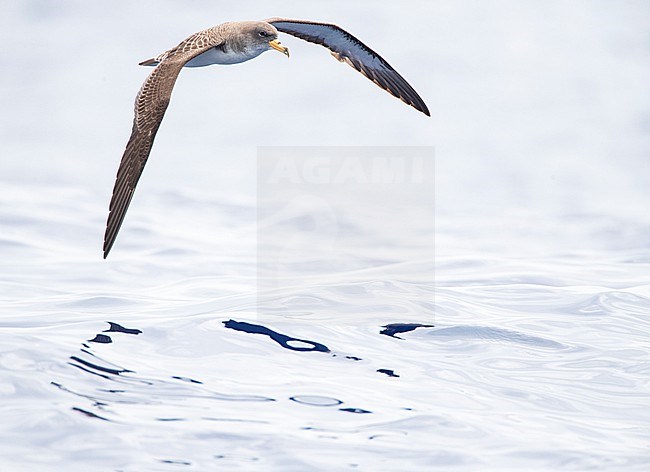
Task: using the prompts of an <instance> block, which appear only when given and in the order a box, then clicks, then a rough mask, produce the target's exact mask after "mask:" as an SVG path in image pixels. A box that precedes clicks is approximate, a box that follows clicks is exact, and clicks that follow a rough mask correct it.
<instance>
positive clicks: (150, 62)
mask: <svg viewBox="0 0 650 472" xmlns="http://www.w3.org/2000/svg"><path fill="white" fill-rule="evenodd" d="M158 64H160V61H158V58H155V59H153V58H152V59H147V60H146V61H142V62H141V63H140V64H138V65H140V66H157V65H158Z"/></svg>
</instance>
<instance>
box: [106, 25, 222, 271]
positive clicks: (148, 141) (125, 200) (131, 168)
mask: <svg viewBox="0 0 650 472" xmlns="http://www.w3.org/2000/svg"><path fill="white" fill-rule="evenodd" d="M197 34H198V33H197ZM192 39H194V41H192V42H190V40H192ZM218 44H219V41H218V40H215V39H214V38H213V39H212V40H210V38H209V35H207V34H204V37H198V38H197V35H193V36H190V37H189V38H188V39H187V40H185V41H183V42H182V43H181V44H179V45H178V46H177V47H176V48H174V49H172V50H170V51H168V52H167V56H166V57H165V59H164V60H163V62H161V63H160V64H159V65H158V66H157V67H156V68H155V69H154V70H153V72H151V74H150V75H149V77H147V79H146V80H145V82H144V84H142V87H141V88H140V91H139V92H138V95H137V97H136V99H135V117H134V118H133V129H132V131H131V137H130V138H129V142H128V143H127V145H126V149H125V150H124V154H123V155H122V161H121V162H120V167H119V169H118V171H117V177H116V179H115V186H114V187H113V196H112V197H111V203H110V207H109V213H108V220H107V222H106V232H105V233H104V247H103V250H104V259H106V256H108V253H109V252H110V250H111V248H112V247H113V243H115V238H116V237H117V233H118V231H119V230H120V227H121V226H122V222H123V221H124V216H125V215H126V210H127V209H128V208H129V204H130V203H131V199H132V198H133V192H134V191H135V187H136V185H137V183H138V180H139V179H140V176H141V175H142V171H143V169H144V166H145V164H146V163H147V159H148V158H149V153H150V152H151V147H152V145H153V141H154V138H155V137H156V132H157V131H158V128H159V127H160V123H161V122H162V119H163V117H164V116H165V111H166V110H167V106H168V105H169V100H170V98H171V94H172V90H173V88H174V84H175V83H176V79H177V77H178V74H179V73H180V71H181V69H182V68H183V66H184V65H185V64H186V63H187V62H188V61H189V60H190V59H192V58H194V57H196V56H198V55H199V54H201V53H203V52H205V51H207V50H208V49H210V48H211V47H214V46H217V45H218Z"/></svg>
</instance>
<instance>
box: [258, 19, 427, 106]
mask: <svg viewBox="0 0 650 472" xmlns="http://www.w3.org/2000/svg"><path fill="white" fill-rule="evenodd" d="M264 21H266V22H267V23H270V24H272V25H273V26H275V28H276V29H277V30H278V31H281V32H283V33H287V34H290V35H292V36H295V37H297V38H300V39H304V40H305V41H309V42H311V43H316V44H320V45H321V46H325V47H326V48H328V49H329V50H330V51H331V52H332V55H333V56H334V57H336V58H337V59H338V60H339V61H342V62H346V63H348V64H349V65H351V66H352V67H354V68H355V69H356V70H358V71H359V72H361V73H362V74H363V75H365V76H366V77H368V78H369V79H370V80H372V81H373V82H374V83H375V84H377V85H378V86H379V87H381V88H383V89H384V90H386V91H388V92H389V93H391V94H392V95H394V96H395V97H397V98H399V99H400V100H402V101H403V102H404V103H406V104H408V105H411V106H412V107H413V108H415V109H416V110H418V111H421V112H422V113H424V114H425V115H427V116H431V115H430V114H429V109H428V108H427V106H426V104H425V103H424V100H422V98H420V96H419V95H418V93H417V92H416V91H415V90H414V89H413V87H411V86H410V85H409V83H408V82H407V81H406V80H405V79H404V77H402V76H401V75H400V74H399V73H398V72H397V71H396V70H395V69H393V68H392V67H391V65H390V64H389V63H388V62H386V61H385V60H384V59H383V58H382V57H381V56H380V55H379V54H377V53H376V52H375V51H373V50H372V49H370V48H369V47H368V46H366V45H365V44H364V43H362V42H361V41H359V40H358V39H357V38H355V37H354V36H352V35H351V34H350V33H348V32H347V31H345V30H344V29H343V28H341V27H339V26H336V25H333V24H330V23H317V22H314V21H307V20H291V19H288V18H269V19H268V20H264Z"/></svg>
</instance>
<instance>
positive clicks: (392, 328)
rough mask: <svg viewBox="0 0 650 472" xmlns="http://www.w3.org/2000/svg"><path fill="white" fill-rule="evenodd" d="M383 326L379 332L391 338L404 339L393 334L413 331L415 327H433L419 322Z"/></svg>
mask: <svg viewBox="0 0 650 472" xmlns="http://www.w3.org/2000/svg"><path fill="white" fill-rule="evenodd" d="M383 328H385V329H382V330H381V331H380V332H379V334H385V335H386V336H390V337H392V338H397V339H404V338H400V337H399V336H395V335H396V334H399V333H408V332H409V331H413V330H414V329H416V328H433V325H425V324H420V323H391V324H387V325H385V326H383Z"/></svg>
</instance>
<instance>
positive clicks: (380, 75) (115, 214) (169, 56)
mask: <svg viewBox="0 0 650 472" xmlns="http://www.w3.org/2000/svg"><path fill="white" fill-rule="evenodd" d="M278 32H284V33H287V34H290V35H292V36H295V37H297V38H300V39H304V40H305V41H309V42H311V43H315V44H319V45H321V46H325V47H327V48H328V49H329V50H330V52H331V53H332V54H333V55H334V57H336V58H337V59H338V60H339V61H341V62H345V63H347V64H348V65H350V66H352V67H353V68H354V69H356V70H357V71H359V72H361V73H362V74H363V75H365V76H366V77H367V78H368V79H370V80H372V81H373V82H374V83H375V84H377V85H378V86H379V87H381V88H382V89H384V90H386V91H387V92H389V93H390V94H392V95H393V96H395V97H397V98H399V99H400V100H402V101H403V102H404V103H406V104H407V105H411V106H412V107H413V108H415V109H416V110H418V111H420V112H422V113H424V114H425V115H427V116H429V110H428V109H427V106H426V105H425V103H424V101H423V100H422V98H420V96H419V95H418V94H417V92H416V91H415V90H414V89H413V88H412V87H411V86H410V85H409V84H408V82H406V80H404V78H403V77H402V76H401V75H400V74H398V73H397V71H395V69H393V68H392V67H391V66H390V64H388V62H386V61H385V60H384V59H383V58H382V57H381V56H380V55H379V54H377V53H376V52H375V51H373V50H372V49H370V48H369V47H368V46H366V45H365V44H364V43H362V42H361V41H359V40H358V39H357V38H355V37H354V36H352V35H351V34H350V33H348V32H347V31H345V30H344V29H342V28H340V27H339V26H336V25H334V24H331V23H318V22H313V21H306V20H291V19H287V18H270V19H268V20H265V21H239V22H230V23H223V24H221V25H219V26H215V27H212V28H208V29H206V30H203V31H199V32H198V33H194V34H193V35H191V36H189V37H188V38H187V39H185V40H184V41H182V42H181V43H180V44H178V46H176V47H174V48H172V49H170V50H168V51H166V52H164V53H162V54H160V55H159V56H158V57H156V58H153V59H148V60H146V61H143V62H141V63H140V65H145V66H155V68H154V70H153V71H152V72H151V74H149V76H148V77H147V78H146V79H145V81H144V83H143V84H142V87H141V88H140V91H139V92H138V95H137V96H136V99H135V107H134V108H135V109H134V114H135V116H134V118H133V128H132V131H131V137H130V138H129V141H128V143H127V145H126V149H125V151H124V154H123V155H122V160H121V162H120V166H119V169H118V171H117V177H116V179H115V186H114V188H113V195H112V197H111V203H110V207H109V214H108V220H107V222H106V232H105V233H104V247H103V249H104V258H106V256H108V253H109V252H110V250H111V248H112V247H113V243H114V242H115V239H116V237H117V233H118V231H119V230H120V227H121V225H122V222H123V221H124V217H125V215H126V211H127V209H128V207H129V205H130V203H131V199H132V198H133V193H134V191H135V187H136V185H137V183H138V180H139V179H140V176H141V175H142V171H143V169H144V166H145V164H146V162H147V159H148V158H149V154H150V153H151V148H152V146H153V141H154V138H155V136H156V133H157V132H158V128H159V127H160V123H161V122H162V119H163V117H164V115H165V111H166V110H167V106H168V105H169V101H170V99H171V93H172V90H173V88H174V84H175V83H176V79H177V77H178V74H179V73H180V71H181V69H183V67H204V66H208V65H212V64H237V63H240V62H245V61H248V60H251V59H254V58H255V57H257V56H259V55H260V54H262V53H263V52H265V51H269V50H271V49H275V50H276V51H279V52H282V53H283V54H285V55H286V56H287V57H289V50H288V49H287V48H286V47H284V46H282V45H281V44H280V42H279V41H278V39H277V38H278Z"/></svg>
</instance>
